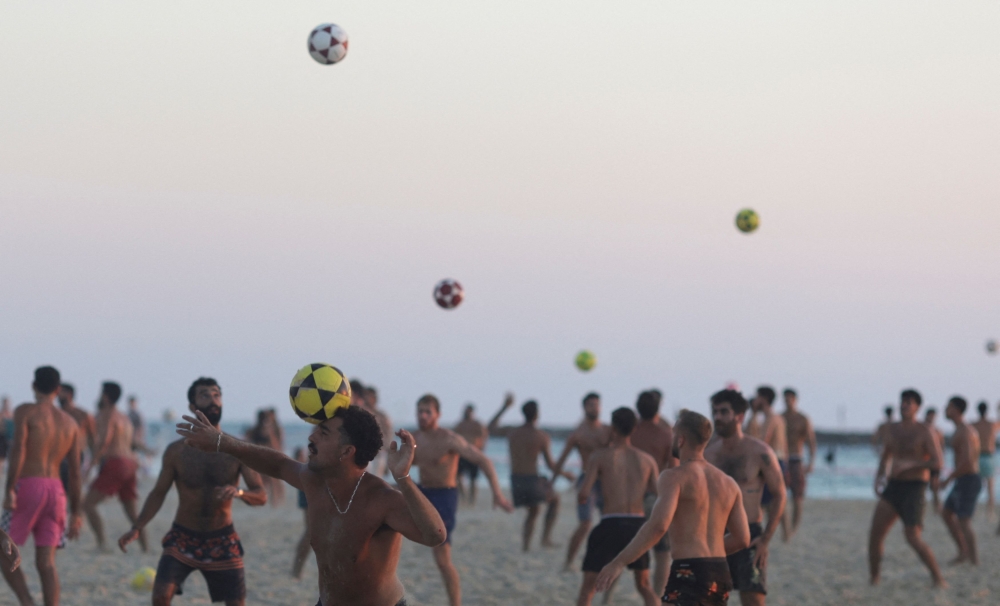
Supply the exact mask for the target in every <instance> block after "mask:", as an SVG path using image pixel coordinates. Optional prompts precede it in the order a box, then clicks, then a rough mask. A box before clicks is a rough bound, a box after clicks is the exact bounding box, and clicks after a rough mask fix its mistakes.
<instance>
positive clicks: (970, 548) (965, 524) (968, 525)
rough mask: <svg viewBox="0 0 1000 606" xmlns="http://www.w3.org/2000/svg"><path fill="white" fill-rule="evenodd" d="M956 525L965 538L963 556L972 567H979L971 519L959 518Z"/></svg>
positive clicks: (977, 550)
mask: <svg viewBox="0 0 1000 606" xmlns="http://www.w3.org/2000/svg"><path fill="white" fill-rule="evenodd" d="M958 524H959V526H960V527H961V528H962V536H963V537H964V538H965V555H966V556H967V557H968V559H969V562H970V563H971V564H972V565H973V566H979V549H978V547H977V545H976V532H975V531H974V530H973V529H972V518H964V519H963V518H959V520H958Z"/></svg>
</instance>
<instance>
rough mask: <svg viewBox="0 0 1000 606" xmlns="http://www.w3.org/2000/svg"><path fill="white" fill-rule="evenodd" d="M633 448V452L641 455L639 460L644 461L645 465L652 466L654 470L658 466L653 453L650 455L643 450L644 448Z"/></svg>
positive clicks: (638, 455)
mask: <svg viewBox="0 0 1000 606" xmlns="http://www.w3.org/2000/svg"><path fill="white" fill-rule="evenodd" d="M631 448H632V450H631V452H632V453H633V454H634V455H636V456H637V457H639V460H640V461H642V464H643V465H645V466H647V467H652V468H653V469H654V470H655V469H656V468H657V465H656V459H654V458H653V457H652V455H650V454H649V453H647V452H643V451H642V450H639V449H638V448H636V447H635V446H632V447H631Z"/></svg>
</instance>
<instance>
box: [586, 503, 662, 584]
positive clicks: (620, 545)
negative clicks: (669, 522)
mask: <svg viewBox="0 0 1000 606" xmlns="http://www.w3.org/2000/svg"><path fill="white" fill-rule="evenodd" d="M645 522H646V518H644V517H642V516H641V515H622V514H610V515H606V516H603V517H602V518H601V523H600V524H598V525H597V526H595V527H594V529H593V530H591V531H590V536H589V537H587V554H586V555H585V556H583V571H584V572H600V571H601V569H602V568H604V567H605V566H607V565H608V564H609V563H611V560H613V559H615V557H617V556H618V554H619V553H621V551H622V549H625V546H626V545H628V544H629V542H630V541H631V540H632V539H634V538H635V535H636V533H637V532H639V529H640V528H642V525H643V524H644V523H645ZM628 568H629V570H649V552H648V551H647V552H646V553H644V554H642V555H641V556H639V559H638V560H636V561H634V562H632V563H630V564H629V565H628Z"/></svg>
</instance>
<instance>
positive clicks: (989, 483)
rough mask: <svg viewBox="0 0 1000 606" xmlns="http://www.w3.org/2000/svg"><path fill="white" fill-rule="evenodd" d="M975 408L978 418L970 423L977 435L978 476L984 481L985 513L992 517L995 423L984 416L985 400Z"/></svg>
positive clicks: (995, 445) (995, 440) (995, 443)
mask: <svg viewBox="0 0 1000 606" xmlns="http://www.w3.org/2000/svg"><path fill="white" fill-rule="evenodd" d="M976 410H978V411H979V420H978V421H976V422H975V423H973V424H972V428H973V429H975V430H976V433H977V434H978V435H979V476H980V477H981V478H982V479H983V481H984V482H985V483H986V515H987V516H989V517H993V507H994V497H993V454H994V453H995V452H996V450H997V424H996V423H995V422H993V421H990V420H989V419H987V418H986V412H987V411H988V410H989V406H988V405H987V404H986V402H980V403H979V406H977V407H976Z"/></svg>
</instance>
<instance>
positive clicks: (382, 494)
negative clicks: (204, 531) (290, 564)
mask: <svg viewBox="0 0 1000 606" xmlns="http://www.w3.org/2000/svg"><path fill="white" fill-rule="evenodd" d="M196 415H197V418H195V417H191V416H185V417H184V420H185V421H186V423H180V424H178V425H177V428H178V429H177V433H179V434H180V435H182V436H184V437H185V438H187V439H186V440H185V442H186V443H187V444H188V445H190V446H192V447H195V448H199V449H201V450H203V451H207V452H208V453H211V454H212V456H218V455H215V454H214V453H215V451H216V450H218V451H220V452H222V453H225V455H224V456H228V455H232V456H234V457H236V458H237V459H238V460H239V461H241V462H242V463H243V464H244V465H247V466H249V467H251V468H253V469H256V470H258V471H260V472H261V473H263V474H266V475H269V476H271V477H274V478H278V479H281V480H284V481H285V482H288V483H289V484H291V485H292V486H294V487H295V488H298V489H299V490H302V491H304V492H305V493H306V499H307V501H308V502H309V507H308V509H306V512H307V516H308V519H309V524H308V532H309V537H310V543H311V544H312V548H313V551H314V552H315V553H316V564H317V566H318V568H319V595H320V599H319V602H317V604H316V606H323V604H327V605H329V606H339V605H341V604H365V605H370V606H393V605H395V606H405V605H406V601H405V599H404V590H403V585H402V583H400V582H399V579H398V578H397V577H396V565H397V564H398V563H399V549H400V545H401V544H402V539H401V535H402V536H405V537H406V538H408V539H410V540H411V541H414V542H416V543H420V544H421V545H427V546H429V547H433V546H436V545H440V544H441V543H442V542H444V541H445V539H446V538H447V536H448V534H447V531H446V530H445V526H444V522H443V521H442V520H441V516H439V515H438V513H437V512H436V511H435V510H434V507H433V505H431V503H430V501H428V500H427V498H426V497H425V496H424V495H423V494H422V493H421V492H420V490H419V489H418V488H417V485H416V484H414V483H413V480H412V479H411V478H410V465H411V464H412V463H413V455H414V452H415V450H416V449H417V445H416V443H415V441H414V439H413V436H411V435H410V434H409V433H408V432H407V431H406V430H404V429H401V430H399V431H398V432H396V435H397V436H399V442H400V445H399V446H398V447H397V444H396V442H393V443H392V444H391V445H390V446H389V449H388V452H389V460H388V466H389V472H390V473H391V474H392V476H393V479H395V480H396V484H397V486H398V489H394V488H392V487H391V486H389V485H388V484H386V483H385V481H384V480H382V478H379V477H376V476H375V475H373V474H370V473H368V472H367V471H366V470H365V468H366V467H367V466H368V463H369V462H371V460H372V459H373V458H374V457H375V455H376V454H377V453H378V452H379V450H380V449H381V448H382V432H381V430H380V429H379V423H378V421H377V420H376V418H375V416H374V415H372V414H371V413H370V412H368V411H367V410H364V409H363V408H361V407H357V406H349V407H344V408H339V409H337V411H336V412H335V413H334V415H333V418H331V419H328V420H326V421H323V422H322V423H320V424H319V425H317V426H316V428H315V429H314V430H313V431H312V433H311V434H309V459H308V463H306V464H305V465H303V464H302V463H300V462H298V461H295V460H293V459H290V458H288V457H287V456H285V455H284V454H283V453H281V452H278V451H276V450H272V449H270V448H267V447H264V446H257V445H254V444H250V443H248V442H243V441H241V440H238V439H236V438H234V437H232V436H228V435H223V434H221V433H220V432H219V430H218V428H216V427H214V426H213V425H212V424H210V423H209V422H208V421H207V420H206V419H205V417H204V414H202V412H201V411H198V412H196ZM189 424H190V425H189ZM188 426H190V429H188V428H187V427H188Z"/></svg>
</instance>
